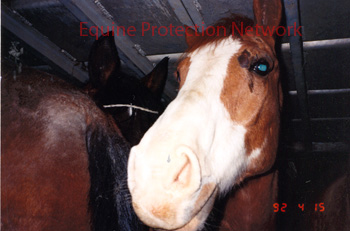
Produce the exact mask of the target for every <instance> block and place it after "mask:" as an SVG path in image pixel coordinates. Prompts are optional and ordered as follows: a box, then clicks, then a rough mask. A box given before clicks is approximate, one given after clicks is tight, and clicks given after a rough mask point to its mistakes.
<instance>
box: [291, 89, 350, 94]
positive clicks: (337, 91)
mask: <svg viewBox="0 0 350 231" xmlns="http://www.w3.org/2000/svg"><path fill="white" fill-rule="evenodd" d="M288 93H289V95H297V91H289V92H288ZM307 93H308V94H309V95H325V94H342V93H350V88H343V89H320V90H308V91H307Z"/></svg>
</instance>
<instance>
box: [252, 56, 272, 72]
mask: <svg viewBox="0 0 350 231" xmlns="http://www.w3.org/2000/svg"><path fill="white" fill-rule="evenodd" d="M250 70H252V71H254V72H255V73H257V74H258V75H261V76H265V75H267V74H268V73H269V72H270V71H271V70H270V69H269V63H268V62H267V61H266V60H264V59H260V60H258V61H257V62H255V63H253V64H252V65H251V66H250Z"/></svg>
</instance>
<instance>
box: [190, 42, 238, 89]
mask: <svg viewBox="0 0 350 231" xmlns="http://www.w3.org/2000/svg"><path fill="white" fill-rule="evenodd" d="M241 46H242V45H241V42H240V41H239V40H235V39H233V38H232V37H227V38H224V39H221V40H219V41H214V42H211V43H209V44H206V45H204V46H201V47H199V48H197V49H196V50H194V51H193V52H191V53H189V54H188V55H187V57H188V58H189V60H190V61H189V62H187V63H188V65H189V66H188V73H187V77H186V81H185V83H184V86H183V88H185V89H188V88H192V89H193V88H195V89H199V90H200V91H201V92H203V91H206V90H208V88H210V92H213V90H215V91H214V92H215V93H218V94H219V93H220V92H221V89H222V86H223V83H224V79H225V78H226V76H227V69H228V65H229V63H230V60H231V58H232V57H233V56H234V55H235V54H237V52H238V51H239V50H240V48H241ZM217 90H220V91H219V92H217Z"/></svg>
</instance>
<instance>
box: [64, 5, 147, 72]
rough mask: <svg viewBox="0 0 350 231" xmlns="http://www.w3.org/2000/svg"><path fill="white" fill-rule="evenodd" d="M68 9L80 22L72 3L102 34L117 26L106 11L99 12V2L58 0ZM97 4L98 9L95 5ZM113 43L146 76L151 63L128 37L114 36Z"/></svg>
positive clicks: (79, 15) (80, 15)
mask: <svg viewBox="0 0 350 231" xmlns="http://www.w3.org/2000/svg"><path fill="white" fill-rule="evenodd" d="M60 1H61V2H62V4H64V5H65V6H66V7H67V8H68V9H73V10H72V11H71V12H72V13H73V14H74V13H75V14H76V15H75V16H76V17H77V18H78V19H80V20H81V17H83V16H82V14H80V13H77V12H78V11H76V10H75V9H74V8H72V4H71V3H73V4H74V5H75V6H76V7H77V8H78V9H79V10H80V11H81V12H82V13H83V15H85V16H86V17H88V18H89V20H90V21H91V22H93V23H94V24H95V25H96V26H98V27H99V28H100V29H101V28H102V27H103V32H104V33H105V32H108V31H107V27H109V28H117V27H118V24H117V23H115V22H113V18H112V16H111V15H110V14H108V12H106V10H105V9H104V10H101V6H102V4H101V3H100V2H99V1H91V0H84V1H82V0H71V1H69V0H60ZM94 2H95V3H96V4H99V6H100V8H99V7H98V6H97V5H96V4H95V3H94ZM114 41H115V44H116V46H117V47H118V49H120V50H121V51H122V52H123V53H124V54H125V56H126V57H127V58H128V59H130V60H131V61H132V62H133V63H134V64H135V66H136V67H138V68H139V69H140V70H141V71H142V72H143V73H144V74H148V73H149V72H150V71H151V70H152V69H153V66H152V63H151V62H150V61H149V60H148V59H147V58H146V57H145V56H142V55H141V54H139V53H138V51H137V50H136V49H135V47H134V43H133V42H132V41H131V40H130V38H129V37H128V36H126V35H125V36H114Z"/></svg>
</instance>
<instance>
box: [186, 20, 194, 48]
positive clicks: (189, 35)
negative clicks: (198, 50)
mask: <svg viewBox="0 0 350 231" xmlns="http://www.w3.org/2000/svg"><path fill="white" fill-rule="evenodd" d="M184 27H185V36H186V43H187V46H188V47H191V46H192V45H193V44H194V42H195V38H196V37H195V36H196V31H195V30H193V29H192V28H191V27H190V26H187V25H184Z"/></svg>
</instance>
